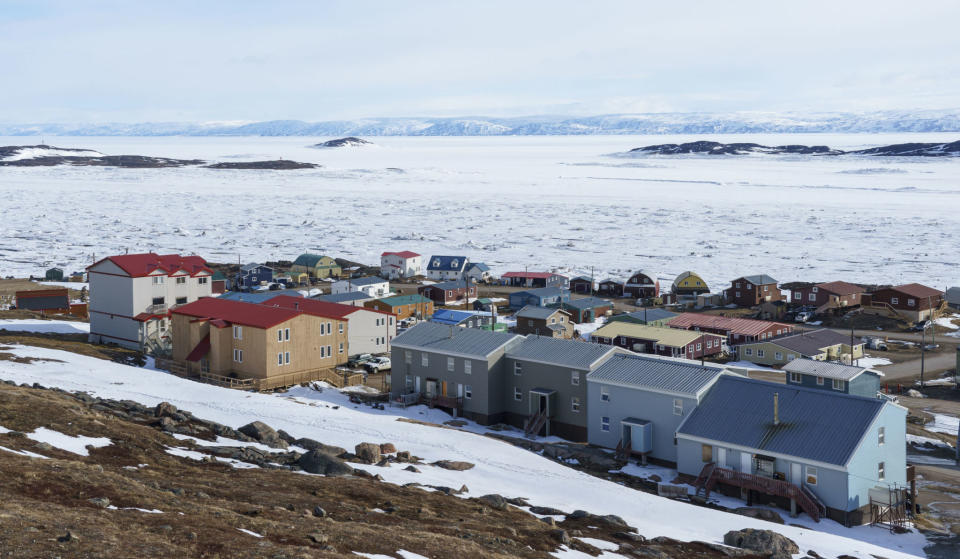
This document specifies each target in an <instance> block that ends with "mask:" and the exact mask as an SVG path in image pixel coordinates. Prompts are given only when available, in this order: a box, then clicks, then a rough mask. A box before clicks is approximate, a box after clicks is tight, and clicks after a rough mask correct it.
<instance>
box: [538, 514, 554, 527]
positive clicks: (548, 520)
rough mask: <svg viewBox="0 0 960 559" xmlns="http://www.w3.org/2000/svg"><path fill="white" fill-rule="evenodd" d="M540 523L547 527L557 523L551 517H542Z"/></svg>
mask: <svg viewBox="0 0 960 559" xmlns="http://www.w3.org/2000/svg"><path fill="white" fill-rule="evenodd" d="M540 522H543V523H544V524H546V525H547V526H556V525H557V522H556V521H555V520H554V519H553V517H552V516H544V517H543V518H541V519H540Z"/></svg>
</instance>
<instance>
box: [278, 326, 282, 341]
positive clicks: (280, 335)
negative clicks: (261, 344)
mask: <svg viewBox="0 0 960 559" xmlns="http://www.w3.org/2000/svg"><path fill="white" fill-rule="evenodd" d="M277 341H278V342H282V341H283V328H278V329H277Z"/></svg>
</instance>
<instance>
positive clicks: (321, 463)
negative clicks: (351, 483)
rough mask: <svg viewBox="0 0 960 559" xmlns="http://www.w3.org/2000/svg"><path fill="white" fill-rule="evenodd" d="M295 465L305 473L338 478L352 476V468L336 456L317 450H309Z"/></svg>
mask: <svg viewBox="0 0 960 559" xmlns="http://www.w3.org/2000/svg"><path fill="white" fill-rule="evenodd" d="M297 465H298V466H300V467H301V468H303V470H304V471H305V472H309V473H311V474H323V475H326V476H332V477H340V476H349V475H352V474H353V468H352V467H350V465H349V464H347V463H346V462H344V461H343V460H341V459H339V458H337V457H336V456H331V455H330V454H327V453H325V452H321V451H319V450H311V451H310V452H308V453H306V454H304V455H303V456H301V457H300V460H298V461H297Z"/></svg>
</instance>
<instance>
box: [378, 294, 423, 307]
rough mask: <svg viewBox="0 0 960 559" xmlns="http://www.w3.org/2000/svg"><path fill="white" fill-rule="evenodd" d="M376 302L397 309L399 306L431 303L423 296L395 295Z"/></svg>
mask: <svg viewBox="0 0 960 559" xmlns="http://www.w3.org/2000/svg"><path fill="white" fill-rule="evenodd" d="M377 302H378V303H383V304H385V305H390V306H391V307H399V306H400V305H417V304H421V303H431V302H432V301H431V300H430V299H427V298H426V297H424V296H423V295H395V296H393V297H386V298H384V299H379V300H378V301H377Z"/></svg>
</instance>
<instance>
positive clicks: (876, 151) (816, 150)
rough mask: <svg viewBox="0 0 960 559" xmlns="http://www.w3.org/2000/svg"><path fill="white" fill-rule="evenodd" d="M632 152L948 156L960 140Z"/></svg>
mask: <svg viewBox="0 0 960 559" xmlns="http://www.w3.org/2000/svg"><path fill="white" fill-rule="evenodd" d="M628 153H629V154H633V155H647V154H650V155H686V154H706V155H747V154H751V153H761V154H771V155H873V156H886V157H945V156H960V141H957V142H951V143H909V144H893V145H889V146H881V147H875V148H869V149H861V150H853V151H843V150H839V149H831V148H830V147H828V146H804V145H785V146H764V145H760V144H753V143H733V144H722V143H720V142H710V141H705V140H701V141H697V142H688V143H685V144H657V145H652V146H644V147H639V148H634V149H632V150H630V151H629V152H628Z"/></svg>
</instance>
